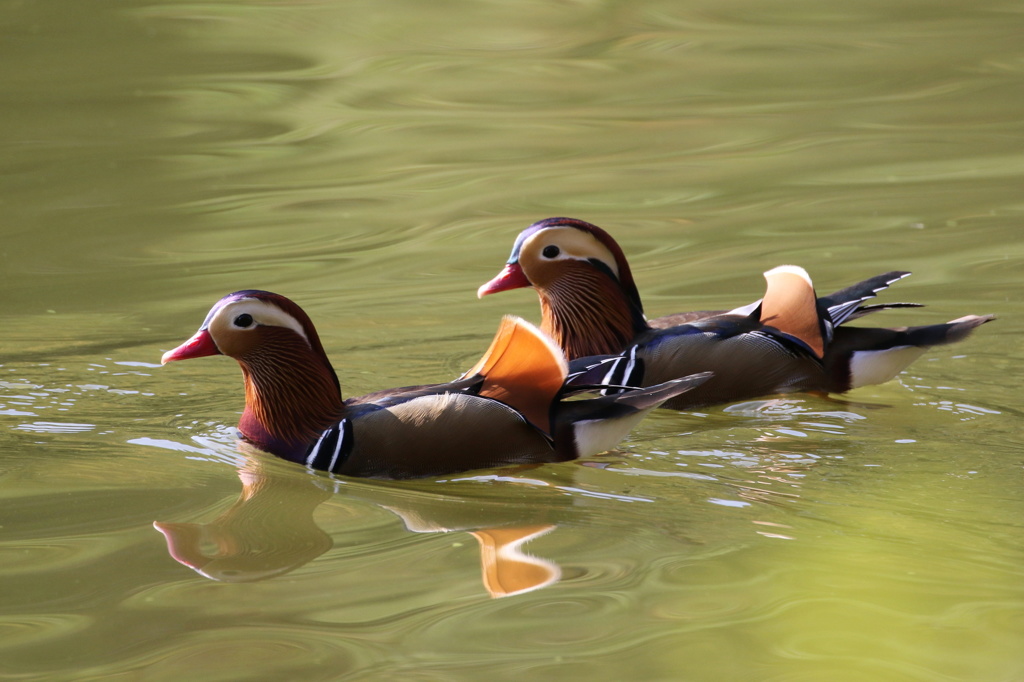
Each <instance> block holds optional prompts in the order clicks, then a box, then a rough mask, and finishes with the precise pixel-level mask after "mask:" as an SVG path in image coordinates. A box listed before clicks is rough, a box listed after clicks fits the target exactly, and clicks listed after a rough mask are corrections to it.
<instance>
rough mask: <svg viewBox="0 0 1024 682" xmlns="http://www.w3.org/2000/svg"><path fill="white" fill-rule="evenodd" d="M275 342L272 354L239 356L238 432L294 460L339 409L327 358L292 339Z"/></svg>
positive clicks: (338, 392)
mask: <svg viewBox="0 0 1024 682" xmlns="http://www.w3.org/2000/svg"><path fill="white" fill-rule="evenodd" d="M281 341H282V343H281V344H275V346H274V353H273V354H270V353H259V352H253V353H250V354H249V355H247V356H246V357H244V358H239V364H240V365H241V366H242V376H243V379H244V381H245V411H244V412H243V413H242V418H241V420H239V422H238V430H239V431H240V432H241V434H242V436H243V437H244V438H245V439H246V440H248V441H250V442H251V443H253V444H254V445H256V446H257V447H259V448H260V449H262V450H266V451H267V452H270V453H273V454H275V455H277V456H279V457H283V458H285V459H290V460H293V461H300V460H301V459H302V457H303V456H304V455H305V452H306V450H307V449H308V447H309V444H310V443H312V442H313V441H314V440H316V438H318V437H319V435H320V433H321V432H322V431H323V430H324V429H326V428H328V427H329V426H331V425H332V424H334V423H336V422H337V421H338V420H339V419H340V418H341V417H342V416H343V413H344V409H345V407H344V403H343V401H342V398H341V389H340V388H339V384H338V378H337V376H336V375H335V373H334V370H333V369H332V368H331V365H330V362H329V361H328V360H327V357H326V356H325V355H322V354H317V353H315V352H314V351H313V350H312V349H311V348H310V347H309V345H308V344H306V343H305V341H304V340H302V339H299V338H297V337H294V336H292V337H291V338H289V337H285V338H283V339H281Z"/></svg>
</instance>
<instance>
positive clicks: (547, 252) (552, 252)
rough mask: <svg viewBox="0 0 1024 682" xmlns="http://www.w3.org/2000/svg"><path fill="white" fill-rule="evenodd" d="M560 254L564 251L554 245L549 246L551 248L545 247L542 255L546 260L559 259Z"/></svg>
mask: <svg viewBox="0 0 1024 682" xmlns="http://www.w3.org/2000/svg"><path fill="white" fill-rule="evenodd" d="M560 253H562V250H561V249H559V248H558V247H557V246H555V245H554V244H551V245H549V246H545V247H544V250H543V251H541V254H542V255H543V256H544V257H545V258H556V257H558V254H560Z"/></svg>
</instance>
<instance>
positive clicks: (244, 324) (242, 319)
mask: <svg viewBox="0 0 1024 682" xmlns="http://www.w3.org/2000/svg"><path fill="white" fill-rule="evenodd" d="M235 326H236V327H241V328H242V329H246V328H248V327H251V326H252V315H250V314H249V313H242V314H241V315H239V316H238V317H236V318H235Z"/></svg>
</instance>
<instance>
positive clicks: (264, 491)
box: [0, 0, 1024, 682]
mask: <svg viewBox="0 0 1024 682" xmlns="http://www.w3.org/2000/svg"><path fill="white" fill-rule="evenodd" d="M1022 35H1024V6H1022V5H1021V3H1019V2H1009V1H1007V2H1002V1H998V0H981V1H980V2H973V3H966V2H942V1H940V2H935V1H934V0H931V1H929V2H923V1H917V0H911V1H908V2H898V3H893V2H880V1H874V0H858V1H856V2H852V3H851V2H835V1H828V0H826V1H824V2H820V1H819V2H806V1H802V0H794V1H792V2H778V1H769V2H750V1H748V0H731V1H727V2H720V1H719V2H708V1H706V0H703V1H695V2H665V1H659V0H630V1H629V2H591V1H587V0H581V1H573V2H466V1H463V0H442V1H440V2H431V3H420V2H412V1H411V0H383V1H380V0H378V1H375V2H361V1H359V0H353V1H349V2H343V3H342V2H324V1H321V2H317V1H315V0H313V1H309V2H289V3H280V2H270V1H269V0H268V1H264V2H243V1H237V2H234V1H229V2H220V3H208V2H203V1H199V2H191V3H186V2H176V3H175V2H167V3H163V4H160V3H147V2H142V1H139V0H124V1H121V2H112V1H109V0H90V1H89V2H82V1H81V0H46V1H45V2H43V1H40V2H34V1H31V0H20V1H19V0H3V1H2V2H0V55H2V57H0V100H2V103H0V148H2V153H0V235H2V241H0V287H2V288H0V291H2V299H0V300H2V306H0V310H2V314H3V324H2V331H0V447H2V454H0V576H2V581H0V677H2V678H4V679H48V680H72V679H74V680H89V679H100V678H102V679H118V680H181V679H190V680H276V679H304V680H319V679H322V680H335V679H339V680H340V679H344V680H394V679H402V680H481V679H493V680H498V679H531V680H575V679H588V680H737V679H747V680H771V681H773V682H774V681H783V680H784V681H787V682H788V681H812V680H813V681H817V680H831V681H847V680H849V681H854V680H857V681H859V680H885V681H890V680H892V681H910V680H915V681H917V680H920V681H928V682H933V681H936V680H939V681H957V682H960V681H968V680H970V681H981V680H985V681H995V680H1019V679H1021V678H1024V653H1022V651H1024V645H1022V642H1024V517H1022V512H1024V490H1022V486H1021V483H1022V455H1024V423H1022V420H1021V414H1022V412H1021V411H1022V407H1024V404H1022V402H1024V401H1022V400H1021V388H1020V369H1019V367H1020V365H1021V363H1022V362H1024V344H1022V343H1021V341H1020V338H1021V336H1020V335H1021V333H1022V331H1024V326H1022V324H1021V322H1020V313H1021V312H1022V305H1021V304H1022V287H1021V282H1022V272H1024V232H1022V230H1024V41H1022V39H1021V36H1022ZM552 215H569V216H573V217H578V218H583V219H586V220H590V221H592V222H595V223H597V224H599V225H601V226H603V227H605V228H606V229H608V230H609V231H611V232H612V233H613V234H614V235H615V236H616V237H617V238H618V239H619V241H620V243H621V244H622V246H623V248H624V249H625V250H626V252H627V254H628V255H629V257H630V259H631V262H632V264H633V269H634V272H635V275H636V279H637V281H638V284H639V286H640V289H641V292H642V294H643V295H644V299H645V303H646V307H647V311H648V314H652V315H659V314H665V313H669V312H675V311H679V310H686V309H694V308H717V307H732V306H736V305H741V304H745V303H747V302H749V301H751V300H753V299H755V298H757V297H758V296H759V295H760V291H761V288H762V286H763V281H762V279H761V274H760V273H761V272H763V271H764V270H766V269H768V268H770V267H773V266H775V265H778V264H782V263H799V264H801V265H803V266H805V267H806V268H807V269H808V270H809V271H810V272H811V274H812V276H813V277H814V278H815V281H816V283H817V285H818V288H819V291H822V292H827V291H832V290H835V289H838V288H840V287H842V286H845V285H847V284H849V283H851V282H854V281H857V280H859V279H862V278H864V277H868V276H871V275H874V274H877V273H880V272H884V271H887V270H892V269H907V270H912V271H914V273H915V274H914V276H913V277H912V278H910V279H909V280H906V281H904V282H901V283H899V284H898V285H896V287H894V289H893V290H891V291H889V292H887V293H886V294H885V297H884V300H886V301H896V300H909V301H918V302H922V303H926V304H928V307H927V308H924V309H921V310H909V311H905V312H898V311H897V312H891V313H885V314H883V315H878V316H875V318H874V319H873V320H871V321H872V322H875V323H879V324H893V325H899V324H926V323H930V322H939V321H945V320H948V319H953V318H956V317H959V316H961V315H964V314H968V313H996V314H997V315H999V316H1000V319H999V320H998V321H997V322H995V323H993V324H990V325H987V326H985V327H983V328H981V329H980V330H978V332H977V333H976V334H975V335H974V336H973V337H972V338H971V339H969V340H968V341H967V342H965V343H963V344H960V345H957V346H954V347H946V348H940V349H936V350H934V351H933V352H931V353H930V354H929V355H927V356H926V357H925V358H923V359H922V360H920V361H919V362H917V363H916V364H915V365H913V366H912V367H911V368H910V370H909V371H908V372H906V373H904V374H903V375H901V376H900V377H899V378H898V379H897V380H896V381H894V382H890V383H888V384H885V385H883V386H877V387H871V388H867V389H861V390H859V391H856V392H854V393H852V394H850V395H849V396H848V397H847V398H848V400H846V401H844V400H825V399H821V398H816V397H811V396H806V395H793V396H788V397H785V398H779V399H765V400H762V401H754V402H750V403H745V404H739V405H730V406H722V407H716V408H711V409H708V410H706V411H704V412H701V413H689V414H677V413H671V412H661V413H658V414H656V415H654V416H653V417H651V418H649V419H648V420H647V421H645V422H644V423H643V424H642V425H641V426H640V427H639V428H638V429H637V430H636V431H635V432H634V434H633V435H632V436H631V437H630V438H629V439H628V440H627V441H626V442H625V443H624V444H623V445H622V447H621V449H620V450H619V451H617V452H614V453H611V454H608V455H604V456H601V457H597V458H594V460H593V461H592V462H591V464H596V465H599V466H581V465H580V464H578V463H568V464H561V465H550V466H544V467H539V468H535V469H531V470H527V471H502V472H493V471H490V472H472V473H471V474H468V475H466V476H456V477H452V478H450V479H447V480H443V481H420V482H414V483H393V484H384V483H373V482H360V481H354V480H341V479H339V480H332V479H330V478H328V477H325V476H322V475H315V474H311V473H309V472H306V471H304V470H302V469H301V468H300V467H296V466H292V465H287V464H284V463H280V462H277V461H275V460H273V459H272V458H269V457H265V456H260V455H252V454H248V455H246V454H244V453H240V452H238V451H237V450H236V447H235V443H234V431H233V425H234V423H235V421H236V420H237V415H238V412H239V411H240V409H241V402H242V395H241V382H240V377H239V372H238V369H237V367H236V366H235V365H234V363H232V362H230V361H229V360H227V359H225V358H210V359H206V360H201V361H195V362H188V363H180V364H175V365H171V366H168V367H164V368H159V367H158V365H157V363H158V359H159V357H160V354H161V353H162V352H163V351H164V350H167V349H169V348H171V347H173V346H174V345H177V344H178V343H179V342H181V341H182V340H184V339H185V338H187V337H188V336H189V335H190V334H191V333H192V332H193V331H194V330H195V329H196V327H197V326H198V325H199V323H200V322H201V321H202V319H203V317H204V316H205V314H206V311H207V310H208V308H209V307H210V306H211V305H212V304H213V303H214V302H215V301H216V300H217V299H218V298H220V297H221V296H222V295H224V294H226V293H228V292H230V291H234V290H237V289H242V288H253V287H255V288H265V289H271V290H274V291H278V292H280V293H283V294H286V295H288V296H289V297H291V298H293V299H294V300H296V301H297V302H299V303H300V304H301V305H303V306H304V307H305V308H306V310H307V311H308V312H309V313H310V314H311V316H312V317H313V319H314V320H315V321H316V323H317V325H318V328H319V330H320V333H321V336H322V337H323V340H324V343H325V346H326V348H327V350H328V353H329V354H330V356H331V357H332V359H333V361H334V363H335V366H336V367H337V369H338V371H339V375H340V377H341V381H342V385H343V387H344V388H345V391H346V393H347V394H348V395H358V394H360V393H363V392H367V391H370V390H374V389H377V388H383V387H387V386H394V385H402V384H408V383H419V382H427V381H441V380H446V379H449V378H452V377H454V376H456V375H457V374H459V373H460V371H461V370H462V369H464V368H466V367H467V366H468V365H469V364H471V363H472V362H473V361H474V360H475V359H476V357H478V356H479V354H480V353H481V352H482V351H483V350H484V349H485V348H486V346H487V344H488V342H489V339H490V335H491V333H492V332H493V330H494V329H495V327H496V325H497V322H498V319H499V318H500V316H501V315H502V314H504V313H508V312H513V313H517V314H520V315H523V316H526V317H528V318H530V319H537V317H538V312H537V305H536V299H535V296H534V295H533V294H532V292H529V291H517V292H511V293H506V294H501V295H498V296H493V297H488V298H487V299H485V300H483V301H478V300H477V299H476V298H475V295H474V291H475V289H476V287H477V286H479V285H480V284H481V283H483V282H484V281H486V280H487V279H489V278H490V277H491V276H493V275H494V274H495V273H496V272H497V271H498V269H499V268H500V267H501V264H502V263H503V262H504V260H505V259H506V257H507V255H508V251H509V249H510V247H511V244H512V240H513V239H514V237H515V236H516V234H517V233H518V232H519V231H520V230H521V229H522V228H524V227H525V226H527V225H528V224H530V223H531V222H533V221H535V220H538V219H541V218H545V217H548V216H552ZM883 317H884V319H883ZM243 482H244V483H245V484H246V486H247V487H246V491H247V494H248V495H249V497H248V498H245V499H241V500H239V495H240V493H241V492H242V491H243ZM236 501H237V502H236ZM154 521H157V522H161V523H171V524H198V525H192V526H188V525H185V526H169V527H172V528H178V529H179V530H178V532H180V533H183V534H185V535H187V536H188V537H189V538H191V542H192V545H191V546H192V552H193V556H192V560H193V563H196V562H199V561H200V559H201V557H203V556H206V557H208V558H209V561H208V563H203V566H202V572H201V573H200V572H197V571H193V570H190V569H189V568H188V567H187V566H185V565H182V564H181V563H178V562H177V561H175V559H174V557H172V555H171V554H170V553H169V551H168V546H167V545H166V543H165V541H164V538H163V537H161V535H160V534H159V533H158V532H157V531H156V530H155V529H154V528H153V526H152V523H153V522H154ZM530 525H543V526H544V527H545V528H546V529H547V531H548V532H547V533H546V534H544V535H542V536H540V537H538V538H537V539H535V540H533V541H531V542H530V543H529V544H527V545H525V547H524V551H526V552H527V553H528V554H530V555H533V556H535V557H537V558H538V561H542V562H546V563H544V565H545V566H547V568H548V571H549V572H551V574H552V575H556V574H557V576H558V578H559V579H558V580H557V581H555V582H553V584H550V585H548V586H546V587H543V588H541V589H536V590H533V591H530V592H526V593H523V594H518V595H514V596H508V597H503V598H492V597H491V596H490V595H489V594H488V592H487V591H486V590H485V589H484V583H483V582H482V578H481V567H480V561H481V559H480V551H481V550H480V547H479V545H478V543H477V540H476V539H475V536H473V535H471V534H470V532H469V531H473V530H480V529H486V528H502V527H523V526H530ZM186 544H187V543H186ZM196 557H199V558H198V559H197V558H196ZM179 558H181V557H179ZM204 561H205V560H204Z"/></svg>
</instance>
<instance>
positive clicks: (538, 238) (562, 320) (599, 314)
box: [477, 218, 648, 360]
mask: <svg viewBox="0 0 1024 682" xmlns="http://www.w3.org/2000/svg"><path fill="white" fill-rule="evenodd" d="M521 287H533V288H534V289H536V290H537V294H538V296H539V297H540V305H541V328H542V329H543V330H544V331H545V332H547V333H548V334H549V335H551V336H552V338H554V339H555V340H556V341H557V342H558V345H559V346H561V347H562V350H563V351H564V352H565V354H566V356H568V358H569V359H570V360H572V359H575V358H578V357H583V356H587V355H602V354H607V353H618V352H619V351H621V350H623V349H624V348H625V347H626V346H627V345H628V344H629V342H630V341H631V340H632V339H633V337H634V336H636V335H637V334H639V333H640V332H642V331H645V330H646V329H647V328H648V326H647V321H646V320H645V319H644V313H643V305H642V304H641V302H640V294H639V293H638V292H637V289H636V284H635V283H634V281H633V274H632V272H630V269H629V263H628V262H626V257H625V255H624V254H623V253H622V249H621V248H620V247H619V245H618V244H616V243H615V240H614V239H612V237H611V235H609V234H608V233H607V232H605V231H604V230H602V229H601V228H600V227H598V226H596V225H591V224H590V223H587V222H584V221H582V220H576V219H574V218H548V219H546V220H542V221H540V222H538V223H534V224H533V225H531V226H530V227H528V228H526V229H525V230H523V231H522V232H521V233H520V234H519V236H518V237H517V238H516V241H515V244H514V245H513V246H512V255H511V256H510V257H509V259H508V262H507V263H506V264H505V268H504V269H503V270H502V271H501V272H500V273H498V275H497V276H496V277H495V278H494V279H492V280H491V281H489V282H487V283H486V284H484V285H483V286H481V287H480V288H479V289H478V290H477V296H479V297H481V298H482V297H484V296H486V295H487V294H493V293H497V292H499V291H507V290H509V289H518V288H521Z"/></svg>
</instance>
